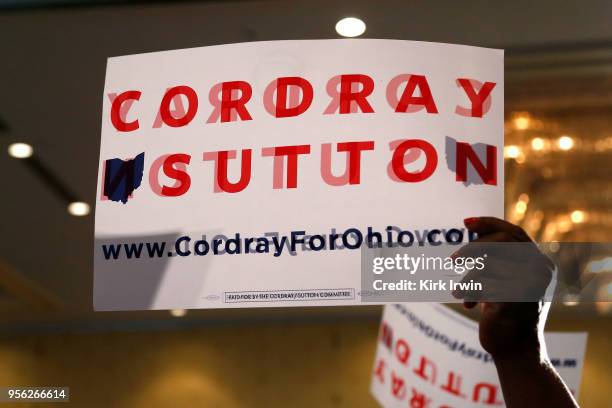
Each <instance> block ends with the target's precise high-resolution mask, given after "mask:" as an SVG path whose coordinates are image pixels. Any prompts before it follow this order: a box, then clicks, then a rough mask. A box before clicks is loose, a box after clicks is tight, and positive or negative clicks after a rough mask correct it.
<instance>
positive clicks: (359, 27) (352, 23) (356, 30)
mask: <svg viewBox="0 0 612 408" xmlns="http://www.w3.org/2000/svg"><path fill="white" fill-rule="evenodd" d="M365 30H366V25H365V23H364V22H363V21H361V20H360V19H358V18H355V17H346V18H343V19H342V20H340V21H338V22H337V23H336V32H337V33H338V34H340V35H341V36H343V37H358V36H360V35H361V34H363V33H365Z"/></svg>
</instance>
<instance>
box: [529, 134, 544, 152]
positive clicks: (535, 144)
mask: <svg viewBox="0 0 612 408" xmlns="http://www.w3.org/2000/svg"><path fill="white" fill-rule="evenodd" d="M531 148H532V149H533V150H542V149H544V139H542V138H540V137H536V138H533V139H532V140H531Z"/></svg>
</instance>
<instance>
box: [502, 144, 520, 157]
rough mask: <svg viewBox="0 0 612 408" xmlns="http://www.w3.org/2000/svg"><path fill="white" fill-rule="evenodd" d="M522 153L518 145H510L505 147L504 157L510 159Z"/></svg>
mask: <svg viewBox="0 0 612 408" xmlns="http://www.w3.org/2000/svg"><path fill="white" fill-rule="evenodd" d="M520 154H521V149H520V148H519V147H518V146H515V145H510V146H506V147H504V157H506V158H508V159H516V158H517V157H519V156H520Z"/></svg>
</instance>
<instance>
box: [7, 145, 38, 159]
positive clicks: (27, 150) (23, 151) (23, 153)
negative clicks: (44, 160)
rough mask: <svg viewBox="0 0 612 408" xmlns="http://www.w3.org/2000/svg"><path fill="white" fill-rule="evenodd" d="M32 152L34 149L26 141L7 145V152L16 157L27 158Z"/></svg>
mask: <svg viewBox="0 0 612 408" xmlns="http://www.w3.org/2000/svg"><path fill="white" fill-rule="evenodd" d="M32 153H34V149H32V146H30V145H29V144H27V143H13V144H11V145H10V146H9V147H8V154H9V155H10V156H11V157H14V158H16V159H27V158H28V157H30V156H32Z"/></svg>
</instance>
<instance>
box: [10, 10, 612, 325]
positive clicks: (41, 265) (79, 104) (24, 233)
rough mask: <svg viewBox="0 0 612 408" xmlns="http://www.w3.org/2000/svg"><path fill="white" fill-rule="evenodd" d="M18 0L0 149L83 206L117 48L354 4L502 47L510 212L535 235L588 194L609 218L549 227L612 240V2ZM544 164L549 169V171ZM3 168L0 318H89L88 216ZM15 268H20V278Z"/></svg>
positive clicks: (240, 33) (375, 14) (301, 19)
mask: <svg viewBox="0 0 612 408" xmlns="http://www.w3.org/2000/svg"><path fill="white" fill-rule="evenodd" d="M16 3H17V2H11V1H4V2H0V38H2V39H3V41H2V42H0V55H1V56H2V63H0V90H1V91H0V95H2V98H0V118H1V119H2V120H1V122H0V124H1V125H2V126H0V152H5V151H6V146H8V144H9V143H11V142H14V141H24V142H27V143H30V144H32V145H33V146H34V149H35V151H36V154H37V156H38V157H39V158H40V160H41V161H42V162H43V163H45V165H46V166H47V167H48V168H49V169H50V170H51V171H52V172H53V173H54V174H55V175H56V176H57V177H58V179H59V180H61V182H62V183H63V184H65V185H66V186H68V188H69V189H70V190H71V191H72V192H73V194H74V195H75V196H77V197H78V198H80V199H81V200H83V201H87V202H89V203H90V204H93V202H94V198H95V188H96V177H97V174H96V173H97V167H98V153H99V150H98V149H99V141H100V117H101V102H102V90H103V86H104V75H105V67H106V59H107V58H108V57H110V56H117V55H126V54H134V53H143V52H149V51H158V50H169V49H176V48H187V47H197V46H204V45H213V44H223V43H232V42H244V41H259V40H279V39H311V38H337V34H336V33H335V31H334V24H335V22H336V21H337V20H338V19H339V18H341V17H344V16H347V15H353V16H358V17H361V18H362V19H364V20H365V21H366V23H367V32H366V35H365V36H366V37H370V38H395V39H409V40H423V41H438V42H450V43H459V44H469V45H481V46H489V47H497V48H505V49H506V50H507V54H506V55H507V63H506V66H507V70H506V74H507V82H506V90H507V95H506V106H507V116H508V126H507V135H506V136H507V141H506V144H509V143H511V144H515V145H517V146H519V147H521V148H522V149H523V151H524V152H525V154H526V160H525V161H524V162H523V163H518V162H516V161H515V160H508V162H507V166H508V168H507V174H508V185H507V191H506V193H507V194H506V195H507V206H508V217H509V218H511V219H512V218H513V217H515V218H516V219H515V221H516V222H523V223H526V224H525V225H526V226H527V227H528V228H529V229H530V230H531V231H530V232H532V233H534V234H536V235H537V234H540V236H542V234H544V232H545V229H546V225H547V223H550V222H553V223H556V222H557V218H554V217H553V218H554V219H553V218H550V219H548V220H546V221H542V220H540V225H538V226H537V228H535V226H536V222H535V221H534V222H532V221H531V219H532V218H530V217H532V214H537V211H542V212H544V213H546V214H551V216H552V215H554V216H555V217H556V216H558V217H564V216H567V214H569V212H570V211H572V210H573V209H575V208H582V209H586V210H591V211H593V212H594V214H595V213H597V214H600V215H602V218H601V219H600V218H592V219H591V222H585V223H583V225H580V226H579V227H572V228H570V229H569V230H567V231H565V232H564V233H561V232H559V231H557V232H556V233H555V234H557V236H555V239H558V238H559V237H560V236H561V237H562V238H563V239H598V240H605V239H607V237H611V238H612V220H609V219H607V218H606V220H607V221H605V220H604V218H605V216H607V215H608V214H609V212H610V211H609V210H610V207H611V201H610V199H611V198H612V184H611V183H610V174H612V164H611V163H612V161H611V159H612V155H611V154H612V153H611V152H612V150H611V149H607V150H606V149H604V150H602V151H595V147H593V149H591V150H589V148H587V147H588V146H591V145H592V146H595V145H594V143H595V142H596V141H597V140H600V139H601V140H603V139H605V138H607V137H611V136H612V133H611V129H612V126H611V125H612V123H611V118H612V79H611V78H612V24H610V21H612V3H610V2H609V1H588V2H584V1H564V2H558V1H539V2H534V1H526V0H516V1H512V2H490V1H484V0H483V1H468V2H457V1H426V2H425V1H376V2H373V1H333V2H332V1H285V2H276V1H234V2H229V1H217V2H214V1H206V2H194V1H190V2H170V1H168V2H162V1H155V2H133V4H130V3H131V2H123V3H127V4H110V3H117V2H104V1H103V2H90V3H91V5H87V4H84V3H87V2H83V1H80V2H49V1H47V2H44V1H38V2H20V5H19V6H16V5H15V4H16ZM50 3H53V4H50ZM58 3H59V6H58ZM68 3H80V5H79V6H78V7H77V6H72V7H70V6H69V5H70V4H68ZM50 6H54V7H50ZM520 112H526V113H520ZM517 115H518V116H517ZM521 115H523V116H526V117H528V118H529V120H530V123H531V126H529V128H528V129H525V130H520V129H517V128H516V127H513V123H515V122H513V121H514V120H515V119H516V118H517V117H522V116H521ZM561 134H571V135H574V136H575V138H576V140H577V141H579V144H578V145H577V146H576V149H574V150H573V151H572V152H569V153H562V152H557V151H551V152H532V151H530V150H529V143H530V140H531V139H532V138H533V137H543V138H546V140H548V139H550V140H551V141H554V140H556V138H558V137H559V135H561ZM611 146H612V145H611ZM578 147H580V149H578ZM546 168H550V171H546V174H543V173H542V171H543V169H546ZM0 172H1V173H2V174H3V175H4V177H2V178H0V190H1V191H3V192H4V194H3V195H2V200H1V201H0V209H1V211H2V212H1V214H2V219H1V221H0V233H1V234H2V235H1V236H0V260H2V265H3V266H0V283H1V282H2V281H3V277H4V280H5V281H10V282H12V284H11V285H6V284H5V288H4V295H3V294H2V293H0V318H2V319H5V320H13V321H21V320H23V319H29V320H40V319H41V314H40V313H38V312H35V313H33V312H31V310H37V309H36V306H35V304H38V303H40V302H43V304H45V305H51V304H53V305H54V306H53V307H45V309H49V310H52V309H55V308H57V309H58V310H62V311H63V312H62V313H61V316H62V319H73V318H76V319H81V320H89V319H91V318H92V312H91V303H92V275H93V271H92V263H93V261H92V249H93V234H94V232H93V214H92V215H89V216H86V217H73V216H70V215H69V214H68V213H67V212H66V202H65V201H64V200H63V199H62V198H61V197H60V196H58V195H57V194H55V193H54V191H53V190H51V189H49V188H48V187H47V184H45V183H43V182H42V181H41V179H40V177H39V176H37V174H36V173H35V172H32V171H31V169H30V168H28V167H27V166H24V163H22V162H20V161H18V160H15V159H12V158H10V157H8V155H6V154H4V153H2V154H0ZM520 194H528V195H529V197H530V202H529V207H528V211H527V212H526V213H525V214H523V215H522V217H517V216H516V214H513V212H512V211H513V208H514V206H515V203H516V201H517V200H518V199H519V197H520ZM608 218H609V216H608ZM559 219H560V218H559ZM551 220H552V221H551ZM594 220H597V222H594ZM602 220H604V221H605V222H604V221H602ZM587 221H588V220H587ZM559 222H560V221H559ZM555 225H556V224H555ZM549 228H551V227H549ZM559 234H561V235H559ZM7 276H12V277H13V278H14V277H15V276H19V278H18V279H17V280H18V281H19V283H17V284H15V283H14V282H15V279H12V280H10V279H9V278H7ZM0 286H1V284H0ZM15 288H17V289H15ZM24 288H29V289H24ZM24 291H25V294H24ZM7 293H17V294H18V295H15V299H16V300H15V302H14V303H21V304H23V305H22V307H21V309H19V310H22V311H23V312H22V313H15V312H14V310H15V309H14V308H8V307H4V308H3V307H2V306H1V305H2V304H3V303H2V301H1V300H2V296H4V297H5V298H6V297H7ZM41 299H44V300H41ZM44 302H50V303H44ZM4 303H10V302H7V301H5V302H4ZM9 310H10V312H9ZM337 310H341V309H337ZM361 310H365V309H361ZM217 313H218V315H219V316H226V315H227V316H230V315H231V313H230V312H217ZM224 313H226V314H224ZM248 313H251V314H248V316H254V315H256V312H248ZM253 313H255V314H253ZM334 313H335V312H334ZM365 313H371V312H369V311H368V312H365ZM51 314H53V313H52V312H51ZM129 316H130V315H128V317H129ZM215 316H217V315H215ZM232 316H233V315H232Z"/></svg>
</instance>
